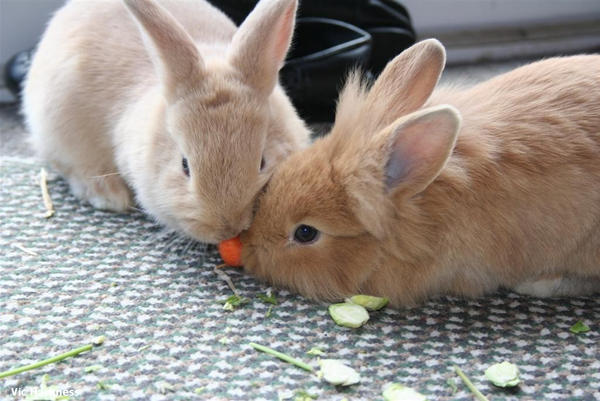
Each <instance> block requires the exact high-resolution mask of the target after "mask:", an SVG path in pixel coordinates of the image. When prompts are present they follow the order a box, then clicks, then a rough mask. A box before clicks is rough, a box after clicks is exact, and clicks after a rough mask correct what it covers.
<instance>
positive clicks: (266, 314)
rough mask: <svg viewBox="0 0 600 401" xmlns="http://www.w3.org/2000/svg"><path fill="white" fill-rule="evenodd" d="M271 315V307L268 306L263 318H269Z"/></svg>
mask: <svg viewBox="0 0 600 401" xmlns="http://www.w3.org/2000/svg"><path fill="white" fill-rule="evenodd" d="M272 313H273V305H269V308H268V309H267V311H266V312H265V317H271V314H272Z"/></svg>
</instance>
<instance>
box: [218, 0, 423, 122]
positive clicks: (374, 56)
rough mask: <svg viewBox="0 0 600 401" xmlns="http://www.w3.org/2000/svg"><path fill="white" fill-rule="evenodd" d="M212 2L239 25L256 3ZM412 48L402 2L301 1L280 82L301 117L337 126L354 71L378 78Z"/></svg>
mask: <svg viewBox="0 0 600 401" xmlns="http://www.w3.org/2000/svg"><path fill="white" fill-rule="evenodd" d="M209 1H210V2H211V3H213V4H214V5H215V6H216V7H218V8H220V9H221V10H222V11H223V12H224V13H225V14H227V15H228V16H229V17H230V18H231V19H232V20H233V21H234V22H235V23H236V24H238V25H239V24H240V23H241V22H242V21H243V20H244V18H246V16H247V15H248V14H249V13H250V11H251V10H252V9H253V8H254V6H255V5H256V3H257V0H209ZM413 43H415V32H414V29H413V27H412V24H411V20H410V16H409V14H408V12H407V11H406V9H405V8H404V7H403V6H402V5H401V4H400V2H399V0H301V2H300V7H299V9H298V14H297V23H296V32H295V33H294V45H293V47H292V49H291V51H290V53H289V54H288V57H287V59H286V62H285V65H284V67H283V68H282V70H281V73H280V78H281V83H282V85H283V86H284V87H285V88H286V91H287V93H288V95H289V96H290V97H291V99H292V101H293V103H294V105H295V106H296V108H297V109H298V112H299V113H300V115H301V116H302V118H304V119H305V120H307V121H309V122H318V121H332V120H333V117H334V114H335V101H336V99H337V94H338V92H339V89H340V88H341V85H342V84H343V81H344V78H345V76H346V73H347V71H348V70H349V69H351V68H354V67H360V68H362V69H363V70H365V72H367V73H369V74H372V75H374V76H376V75H377V74H379V73H380V72H381V70H382V69H383V67H385V65H386V64H387V62H388V61H389V60H391V59H392V58H393V57H394V56H396V55H397V54H399V53H400V52H402V50H404V49H406V48H407V47H409V46H411V45H412V44H413Z"/></svg>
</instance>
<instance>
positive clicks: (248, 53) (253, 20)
mask: <svg viewBox="0 0 600 401" xmlns="http://www.w3.org/2000/svg"><path fill="white" fill-rule="evenodd" d="M297 6H298V3H297V0H261V1H260V2H259V3H258V4H257V5H256V7H255V8H254V10H253V11H252V12H251V13H250V14H249V15H248V17H247V18H246V20H245V21H244V22H243V23H242V25H241V26H240V27H239V29H238V31H237V32H236V33H235V35H234V36H233V39H232V42H231V47H230V50H229V59H230V62H231V63H232V64H233V65H234V66H235V67H236V68H237V69H238V70H239V71H240V72H241V73H242V74H243V76H244V79H245V80H246V82H247V83H248V84H249V85H250V86H251V87H253V88H255V89H257V90H258V91H259V92H260V93H263V94H265V95H269V94H270V93H271V92H272V91H273V88H274V87H275V84H276V83H277V80H278V74H279V70H280V69H281V67H282V66H283V62H284V60H285V56H286V54H287V52H288V49H289V47H290V43H291V40H292V34H293V31H294V23H295V17H296V8H297Z"/></svg>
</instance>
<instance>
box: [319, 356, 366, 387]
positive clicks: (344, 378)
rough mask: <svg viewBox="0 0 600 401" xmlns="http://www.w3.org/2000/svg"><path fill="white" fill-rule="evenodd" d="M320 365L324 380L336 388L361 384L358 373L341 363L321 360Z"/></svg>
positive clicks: (334, 360) (333, 360)
mask: <svg viewBox="0 0 600 401" xmlns="http://www.w3.org/2000/svg"><path fill="white" fill-rule="evenodd" d="M319 365H320V366H321V372H320V373H321V375H322V377H323V379H324V380H325V381H327V382H329V383H331V384H333V385H335V386H350V385H352V384H356V383H358V382H360V375H359V374H358V372H357V371H356V370H354V369H352V368H351V367H350V366H347V365H345V364H344V363H343V362H341V361H338V360H336V359H321V360H320V361H319Z"/></svg>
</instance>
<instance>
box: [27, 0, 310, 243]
mask: <svg viewBox="0 0 600 401" xmlns="http://www.w3.org/2000/svg"><path fill="white" fill-rule="evenodd" d="M296 7H297V1H296V0H262V1H261V2H260V3H259V4H258V5H257V6H256V8H255V9H254V11H253V12H252V13H251V14H250V15H249V16H248V18H247V19H246V20H245V21H244V23H243V24H242V25H241V26H240V27H239V29H236V27H235V26H234V24H233V23H232V22H231V21H230V20H229V19H228V18H227V17H226V16H225V15H224V14H223V13H221V12H220V11H219V10H217V9H216V8H214V7H213V6H211V5H210V4H209V3H207V2H206V1H205V0H193V1H182V0H164V1H161V5H159V4H157V3H156V2H155V1H154V0H123V1H121V0H103V1H96V2H90V1H89V0H72V1H70V2H68V3H67V4H66V5H65V6H64V7H63V8H62V9H60V10H59V11H58V12H57V13H56V15H55V16H54V17H53V19H52V20H51V22H50V24H49V26H48V29H47V30H46V32H45V34H44V36H43V38H42V40H41V42H40V44H39V48H38V49H37V51H36V54H35V56H34V59H33V62H32V66H31V70H30V72H29V75H28V78H27V81H26V86H25V89H24V102H23V112H24V115H25V118H26V122H27V125H28V127H29V130H30V132H31V142H32V144H33V146H34V148H35V150H36V151H37V153H38V154H39V155H40V156H41V157H42V158H43V159H45V160H46V161H48V162H50V163H51V164H52V165H54V166H55V167H56V168H57V169H58V170H59V171H60V173H61V174H63V175H64V176H65V177H66V178H67V180H68V181H69V184H70V186H71V189H72V191H73V192H74V193H75V194H76V195H77V196H78V197H80V198H82V199H85V200H88V201H89V202H90V203H91V204H92V205H94V206H95V207H97V208H103V209H110V210H114V211H124V210H127V209H128V208H129V207H130V206H132V192H133V194H134V195H135V197H136V198H137V201H138V202H139V204H140V205H141V206H142V207H143V208H144V209H145V210H146V211H147V212H148V213H149V214H150V215H151V216H153V217H154V218H156V219H157V220H158V221H159V222H161V223H163V224H165V225H167V227H169V228H172V229H175V230H179V231H182V232H185V233H186V234H187V235H189V236H191V237H193V238H195V239H197V240H200V241H206V242H217V241H219V240H221V239H225V238H229V237H231V236H234V235H236V234H237V233H239V232H240V231H241V230H242V229H243V228H245V227H247V226H248V225H249V224H250V219H251V215H252V206H253V204H254V200H255V197H256V195H257V193H258V191H259V190H260V189H261V188H262V187H263V185H264V184H265V183H266V182H267V180H268V178H269V177H270V175H271V173H272V169H273V167H274V166H275V165H276V164H277V163H279V162H280V161H281V160H282V159H283V158H284V157H286V156H287V155H288V154H290V153H291V152H292V151H294V150H297V149H299V148H301V147H303V146H304V145H306V144H307V142H308V130H307V128H306V126H305V125H304V123H303V122H302V121H301V120H300V118H299V117H298V116H297V114H296V112H295V110H294V108H293V106H292V105H291V103H290V101H289V99H288V98H287V96H286V95H285V93H284V92H283V90H282V88H281V87H280V86H279V84H278V82H277V81H278V71H279V69H280V67H281V66H282V63H283V60H284V58H285V55H286V53H287V50H288V47H289V45H290V40H291V36H292V31H293V27H294V18H295V12H296Z"/></svg>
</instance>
